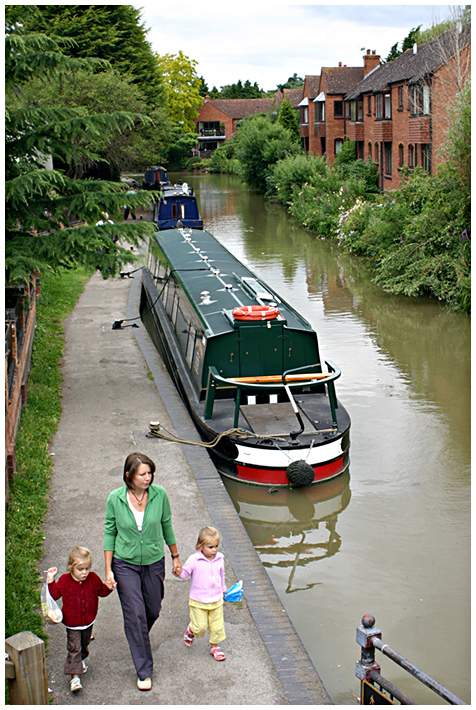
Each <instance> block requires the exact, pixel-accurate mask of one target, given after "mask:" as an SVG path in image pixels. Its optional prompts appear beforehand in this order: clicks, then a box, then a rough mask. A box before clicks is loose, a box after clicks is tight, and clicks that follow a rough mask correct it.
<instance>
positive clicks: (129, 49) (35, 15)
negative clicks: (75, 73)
mask: <svg viewBox="0 0 476 710" xmlns="http://www.w3.org/2000/svg"><path fill="white" fill-rule="evenodd" d="M33 7H34V11H33V12H31V13H29V15H28V17H27V18H26V21H25V29H27V30H30V31H34V32H39V33H41V34H43V35H49V36H51V37H56V38H57V37H63V38H70V39H72V40H74V43H70V44H69V46H68V53H69V55H70V56H71V57H75V58H77V59H79V58H86V57H97V58H99V59H103V60H107V61H108V62H109V63H110V64H111V65H112V67H113V68H114V69H116V71H117V73H118V74H120V75H122V76H126V75H127V76H130V77H131V78H132V81H133V82H134V83H136V84H137V85H138V86H139V87H140V88H141V90H142V92H143V93H144V95H145V96H146V97H147V102H148V103H149V105H150V106H152V107H154V108H158V107H160V106H163V105H164V103H165V101H166V99H165V93H164V87H163V82H162V78H161V75H160V71H159V69H158V66H157V61H156V58H155V55H154V53H153V51H152V49H151V46H150V43H149V42H148V41H147V40H146V33H147V29H146V28H145V26H144V24H143V23H141V11H140V10H139V9H136V8H134V7H133V6H132V5H38V6H33Z"/></svg>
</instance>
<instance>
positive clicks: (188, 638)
mask: <svg viewBox="0 0 476 710" xmlns="http://www.w3.org/2000/svg"><path fill="white" fill-rule="evenodd" d="M194 638H195V636H194V634H193V631H192V630H191V629H190V624H189V625H188V626H187V629H186V631H185V633H184V635H183V642H184V644H185V645H186V646H191V645H192V643H193V639H194Z"/></svg>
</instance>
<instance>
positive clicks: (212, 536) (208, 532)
mask: <svg viewBox="0 0 476 710" xmlns="http://www.w3.org/2000/svg"><path fill="white" fill-rule="evenodd" d="M211 540H218V542H220V540H221V535H220V533H219V532H218V530H217V529H216V528H212V527H210V526H209V525H205V527H204V528H202V529H201V530H200V532H199V533H198V540H197V544H196V545H195V549H196V550H202V549H203V548H204V547H205V545H206V544H207V542H210V541H211Z"/></svg>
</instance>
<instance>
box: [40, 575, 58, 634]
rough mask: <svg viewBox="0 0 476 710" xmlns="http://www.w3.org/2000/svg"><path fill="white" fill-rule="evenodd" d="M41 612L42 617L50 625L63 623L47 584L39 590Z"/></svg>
mask: <svg viewBox="0 0 476 710" xmlns="http://www.w3.org/2000/svg"><path fill="white" fill-rule="evenodd" d="M41 611H42V612H43V616H44V617H45V619H46V620H47V621H49V622H50V623H51V624H59V623H60V622H61V621H63V612H62V611H61V607H59V606H58V604H57V603H56V602H55V600H54V599H53V597H52V596H51V594H50V590H49V589H48V582H46V583H45V584H44V585H43V586H42V588H41Z"/></svg>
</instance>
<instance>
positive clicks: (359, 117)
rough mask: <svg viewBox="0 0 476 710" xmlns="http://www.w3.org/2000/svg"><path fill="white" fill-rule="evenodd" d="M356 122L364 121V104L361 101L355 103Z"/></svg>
mask: <svg viewBox="0 0 476 710" xmlns="http://www.w3.org/2000/svg"><path fill="white" fill-rule="evenodd" d="M357 120H358V121H363V120H364V102H363V99H359V100H358V101H357Z"/></svg>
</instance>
